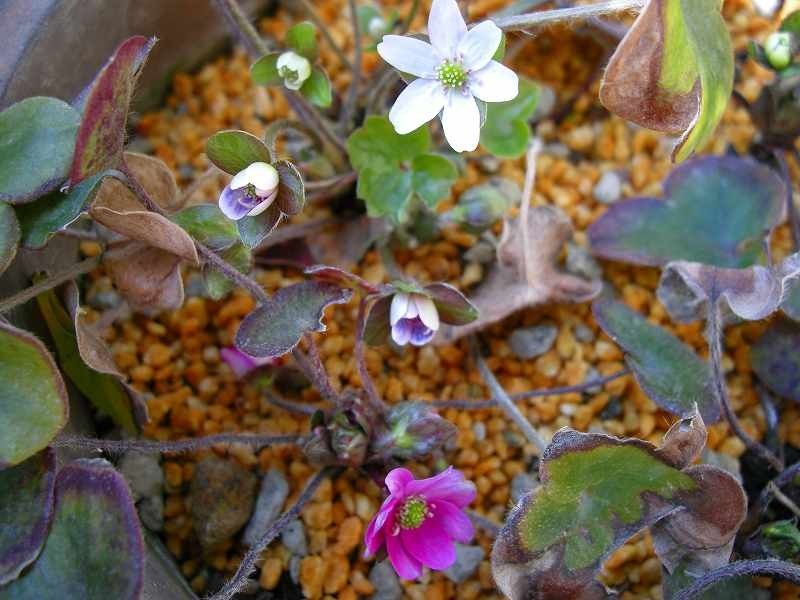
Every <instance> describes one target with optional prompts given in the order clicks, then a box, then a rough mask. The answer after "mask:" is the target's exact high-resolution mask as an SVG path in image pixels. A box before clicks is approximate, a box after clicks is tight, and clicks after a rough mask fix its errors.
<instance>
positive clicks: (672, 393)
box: [592, 298, 720, 423]
mask: <svg viewBox="0 0 800 600" xmlns="http://www.w3.org/2000/svg"><path fill="white" fill-rule="evenodd" d="M592 312H593V313H594V318H595V320H596V321H597V324H598V325H600V327H601V328H602V329H603V331H605V332H606V334H607V335H608V336H609V337H610V338H611V339H612V340H614V341H615V342H616V343H617V344H619V345H620V346H621V347H622V349H623V350H624V352H625V362H626V363H627V365H628V367H629V368H630V370H631V371H632V372H633V375H634V377H635V378H636V381H637V383H638V384H639V385H640V386H641V387H642V389H643V390H644V391H645V393H646V394H647V396H648V397H649V398H650V399H651V400H652V401H653V402H655V403H656V404H657V405H658V406H659V407H661V408H663V409H665V410H667V411H669V412H671V413H673V414H676V415H684V414H687V413H689V412H691V411H692V410H693V409H694V406H695V405H696V406H697V407H698V409H699V411H700V414H701V415H702V416H703V421H705V422H706V423H715V422H716V421H718V420H719V416H720V407H719V403H718V402H717V400H716V397H715V396H714V393H713V387H712V385H713V382H712V380H711V371H710V370H709V367H708V364H707V363H706V362H705V361H704V360H702V359H701V358H700V357H699V356H697V354H696V353H695V351H694V350H692V348H691V347H689V346H687V345H686V344H684V343H683V342H681V341H680V340H679V339H678V338H676V337H675V336H674V335H672V334H671V333H670V332H669V331H667V330H666V329H662V328H661V327H658V326H657V325H653V324H651V323H649V322H648V321H647V319H645V318H644V317H643V316H641V315H640V314H639V313H637V312H636V311H633V310H631V309H630V308H628V307H627V306H625V305H624V304H622V303H621V302H617V301H615V300H612V299H610V298H602V299H600V300H596V301H595V302H594V304H593V305H592Z"/></svg>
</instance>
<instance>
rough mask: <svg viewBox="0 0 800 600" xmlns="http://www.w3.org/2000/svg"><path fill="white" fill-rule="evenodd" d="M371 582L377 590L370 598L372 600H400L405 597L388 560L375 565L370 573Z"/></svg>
mask: <svg viewBox="0 0 800 600" xmlns="http://www.w3.org/2000/svg"><path fill="white" fill-rule="evenodd" d="M369 582H370V583H371V584H372V585H373V587H374V588H375V593H374V594H372V596H370V598H371V599H372V600H400V599H401V598H402V597H403V588H402V587H401V586H400V580H399V579H398V578H397V574H396V573H395V572H394V569H393V568H392V565H391V564H389V561H388V560H384V561H381V562H378V563H375V566H373V567H372V569H371V570H370V572H369Z"/></svg>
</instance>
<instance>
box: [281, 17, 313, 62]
mask: <svg viewBox="0 0 800 600" xmlns="http://www.w3.org/2000/svg"><path fill="white" fill-rule="evenodd" d="M284 41H285V42H286V45H287V46H288V47H289V48H291V49H292V50H294V51H295V52H297V53H298V54H300V55H302V56H305V57H306V58H307V59H308V60H310V61H314V60H316V58H317V28H316V27H314V25H313V24H312V23H310V22H309V21H302V22H301V23H298V24H297V25H293V26H292V27H290V28H289V31H287V32H286V38H285V39H284Z"/></svg>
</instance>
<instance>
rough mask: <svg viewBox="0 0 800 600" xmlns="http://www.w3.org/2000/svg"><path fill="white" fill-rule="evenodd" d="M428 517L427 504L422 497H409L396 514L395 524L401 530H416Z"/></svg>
mask: <svg viewBox="0 0 800 600" xmlns="http://www.w3.org/2000/svg"><path fill="white" fill-rule="evenodd" d="M427 517H428V503H427V502H425V498H423V497H422V496H411V498H409V499H408V500H406V501H405V503H404V504H403V508H401V509H400V512H398V513H397V523H398V525H400V527H402V528H403V529H416V528H417V527H419V526H420V525H422V524H423V523H424V522H425V519H426V518H427Z"/></svg>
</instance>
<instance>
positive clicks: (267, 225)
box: [236, 202, 281, 248]
mask: <svg viewBox="0 0 800 600" xmlns="http://www.w3.org/2000/svg"><path fill="white" fill-rule="evenodd" d="M280 220H281V209H280V208H279V207H278V205H277V204H276V203H274V202H273V203H272V204H271V205H270V206H269V208H267V210H265V211H264V212H263V213H261V214H260V215H256V216H254V217H244V218H243V219H239V220H238V221H236V228H237V229H238V230H239V238H240V239H241V240H242V242H244V244H245V245H246V246H247V247H248V248H255V247H256V246H258V245H259V244H260V243H261V242H263V241H264V240H265V239H266V238H267V236H268V235H269V234H270V233H272V231H273V230H274V229H275V227H277V226H278V223H279V222H280Z"/></svg>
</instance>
